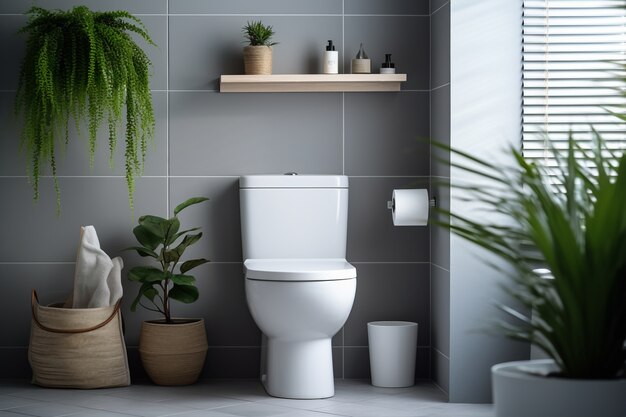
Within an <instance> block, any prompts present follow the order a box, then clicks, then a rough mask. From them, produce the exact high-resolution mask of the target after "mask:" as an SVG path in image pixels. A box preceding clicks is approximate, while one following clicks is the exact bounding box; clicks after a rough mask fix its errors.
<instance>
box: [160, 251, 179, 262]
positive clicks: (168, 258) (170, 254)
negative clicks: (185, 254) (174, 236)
mask: <svg viewBox="0 0 626 417" xmlns="http://www.w3.org/2000/svg"><path fill="white" fill-rule="evenodd" d="M179 258H180V255H179V254H178V252H176V251H175V250H173V249H171V250H166V251H164V252H163V260H164V261H165V262H168V263H171V262H174V263H178V259H179Z"/></svg>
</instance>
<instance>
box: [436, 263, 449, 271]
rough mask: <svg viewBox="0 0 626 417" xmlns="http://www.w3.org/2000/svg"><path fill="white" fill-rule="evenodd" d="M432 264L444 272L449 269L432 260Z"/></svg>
mask: <svg viewBox="0 0 626 417" xmlns="http://www.w3.org/2000/svg"><path fill="white" fill-rule="evenodd" d="M432 265H433V266H434V267H435V268H438V269H441V270H442V271H445V272H450V270H449V269H446V268H444V267H443V266H441V265H438V264H436V263H434V262H432Z"/></svg>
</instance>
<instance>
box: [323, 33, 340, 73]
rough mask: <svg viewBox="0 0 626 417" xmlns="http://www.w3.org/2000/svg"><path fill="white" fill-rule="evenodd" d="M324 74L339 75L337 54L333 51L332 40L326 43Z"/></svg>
mask: <svg viewBox="0 0 626 417" xmlns="http://www.w3.org/2000/svg"><path fill="white" fill-rule="evenodd" d="M324 74H339V52H338V51H336V50H335V45H333V41H332V40H329V41H328V45H327V46H326V51H324Z"/></svg>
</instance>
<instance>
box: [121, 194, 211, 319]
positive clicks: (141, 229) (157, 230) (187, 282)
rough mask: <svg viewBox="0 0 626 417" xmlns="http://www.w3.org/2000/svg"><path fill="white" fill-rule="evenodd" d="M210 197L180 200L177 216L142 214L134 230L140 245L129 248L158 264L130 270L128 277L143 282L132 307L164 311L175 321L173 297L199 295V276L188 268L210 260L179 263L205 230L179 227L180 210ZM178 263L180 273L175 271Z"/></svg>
mask: <svg viewBox="0 0 626 417" xmlns="http://www.w3.org/2000/svg"><path fill="white" fill-rule="evenodd" d="M207 200H208V198H206V197H194V198H190V199H189V200H187V201H185V202H183V203H181V204H179V205H178V206H177V207H176V208H175V209H174V216H173V217H171V218H169V219H164V218H162V217H158V216H150V215H147V216H141V217H140V218H139V220H138V222H139V225H138V226H135V228H134V229H133V234H134V235H135V238H136V239H137V241H138V242H139V244H140V246H135V247H131V248H128V249H127V250H134V251H136V252H137V253H138V254H139V256H142V257H149V258H154V260H155V262H156V263H157V266H156V267H155V266H136V267H134V268H132V269H131V270H130V271H129V273H128V279H129V280H131V281H135V282H139V283H141V287H140V288H139V293H138V294H137V297H135V300H134V301H133V303H132V305H131V307H130V309H131V311H136V310H137V306H138V305H140V306H142V307H144V308H145V309H147V310H150V311H154V312H157V313H160V314H162V315H163V318H164V320H165V323H168V324H171V323H173V322H174V321H173V320H172V313H171V308H170V301H171V300H172V299H173V300H177V301H180V302H182V303H185V304H189V303H193V302H194V301H196V300H197V299H198V289H197V288H196V286H195V282H196V279H195V278H194V277H193V276H192V275H189V274H188V272H189V271H191V270H192V269H194V268H196V267H198V266H200V265H202V264H205V263H207V262H209V261H208V260H207V259H204V258H200V259H190V260H187V261H185V262H182V263H180V262H181V259H182V257H183V255H184V253H185V250H186V249H187V248H188V247H189V246H191V245H193V244H194V243H196V242H198V241H199V240H200V238H201V237H202V232H200V233H196V234H194V233H193V232H196V231H198V230H199V229H200V228H199V227H194V228H192V229H187V230H183V231H179V230H180V220H179V219H178V213H180V212H181V211H182V210H184V209H185V208H187V207H189V206H192V205H194V204H198V203H202V202H203V201H207ZM179 263H180V265H179ZM177 266H178V273H176V271H175V270H176V268H177ZM143 301H149V302H150V304H149V305H146V304H144V303H143Z"/></svg>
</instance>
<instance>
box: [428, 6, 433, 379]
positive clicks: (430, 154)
mask: <svg viewBox="0 0 626 417" xmlns="http://www.w3.org/2000/svg"><path fill="white" fill-rule="evenodd" d="M431 3H432V0H428V10H429V12H430V11H432V9H431ZM428 65H429V71H428V87H429V89H430V92H429V93H428V133H429V135H428V136H429V137H430V141H429V143H428V172H429V173H431V174H432V172H433V147H432V137H433V125H432V124H433V90H432V88H433V71H432V68H433V18H432V13H431V14H430V16H429V17H428ZM428 188H429V189H430V192H431V195H432V194H433V191H432V190H433V178H432V176H429V178H428ZM428 259H429V261H430V267H429V268H428V282H429V286H430V287H429V288H430V293H429V297H430V300H429V304H428V308H429V317H430V323H429V324H430V326H429V328H428V331H429V335H428V338H429V340H430V342H431V343H432V341H433V267H432V261H433V227H432V226H431V227H429V228H428ZM428 376H429V377H430V378H431V379H432V361H430V364H429V367H428Z"/></svg>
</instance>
